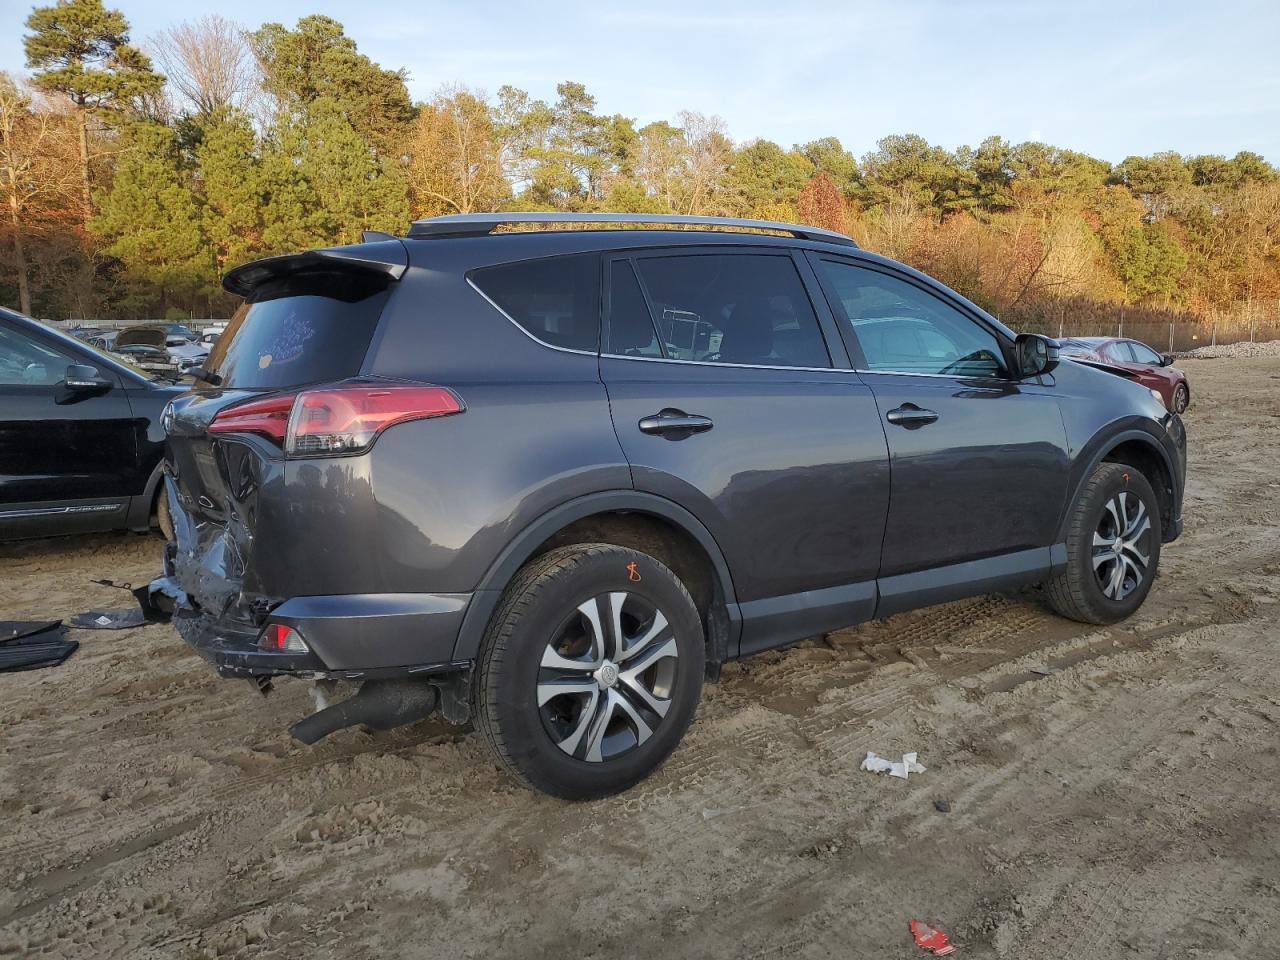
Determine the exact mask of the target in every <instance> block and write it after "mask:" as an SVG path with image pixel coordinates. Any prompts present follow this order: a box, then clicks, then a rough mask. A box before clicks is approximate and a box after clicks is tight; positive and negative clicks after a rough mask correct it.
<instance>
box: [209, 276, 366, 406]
mask: <svg viewBox="0 0 1280 960" xmlns="http://www.w3.org/2000/svg"><path fill="white" fill-rule="evenodd" d="M387 296H388V288H387V280H386V279H385V278H382V277H366V276H362V275H360V274H353V273H347V274H333V273H329V274H318V275H311V276H297V277H289V278H286V279H284V280H281V281H277V282H274V283H268V284H264V285H263V286H262V287H261V288H259V289H258V290H256V291H255V292H254V296H253V298H252V299H251V300H249V301H248V302H247V303H245V304H243V305H242V306H241V307H240V309H239V310H237V311H236V314H235V316H234V317H232V318H231V322H230V323H229V324H227V329H226V332H224V333H223V334H222V336H221V337H219V338H218V342H217V343H216V344H214V347H213V349H212V350H211V351H210V352H209V359H208V362H207V364H206V366H207V367H208V369H209V370H210V371H211V372H213V373H216V374H217V375H218V376H219V377H221V378H222V385H224V386H228V387H246V388H250V389H273V390H274V389H279V388H282V387H296V386H301V385H302V384H307V383H321V382H323V381H327V380H341V379H344V378H346V377H353V376H355V375H356V374H358V373H359V372H360V367H361V365H362V364H363V363H364V356H365V354H366V353H367V352H368V350H369V341H370V340H372V339H373V331H374V329H375V328H376V327H377V325H378V317H379V316H381V314H382V308H383V306H384V305H385V304H386V302H387Z"/></svg>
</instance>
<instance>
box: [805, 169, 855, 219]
mask: <svg viewBox="0 0 1280 960" xmlns="http://www.w3.org/2000/svg"><path fill="white" fill-rule="evenodd" d="M796 213H798V214H799V218H800V222H801V223H807V224H809V225H811V226H814V227H823V228H825V229H827V230H835V231H836V232H837V233H847V232H848V229H849V227H848V222H847V219H846V217H845V209H844V199H843V198H842V197H841V196H840V191H839V189H837V188H836V182H835V180H833V179H832V177H831V174H830V173H828V172H827V171H826V170H819V171H818V172H817V173H816V174H814V175H813V177H812V178H811V179H810V180H809V182H808V183H806V184H805V185H804V188H803V189H802V190H801V191H800V196H799V197H798V199H797V200H796Z"/></svg>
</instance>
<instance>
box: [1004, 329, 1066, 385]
mask: <svg viewBox="0 0 1280 960" xmlns="http://www.w3.org/2000/svg"><path fill="white" fill-rule="evenodd" d="M1014 350H1015V352H1016V353H1017V363H1018V371H1017V372H1018V376H1019V378H1026V377H1038V376H1040V375H1041V374H1042V373H1048V372H1049V371H1050V370H1052V369H1053V368H1054V367H1056V366H1057V365H1058V341H1057V340H1053V339H1050V338H1049V337H1042V336H1040V334H1038V333H1020V334H1018V339H1017V340H1015V341H1014Z"/></svg>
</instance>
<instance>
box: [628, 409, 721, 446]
mask: <svg viewBox="0 0 1280 960" xmlns="http://www.w3.org/2000/svg"><path fill="white" fill-rule="evenodd" d="M712 426H714V424H712V422H711V418H710V417H701V416H698V415H697V414H696V413H695V414H690V413H685V412H684V411H683V410H676V409H675V408H673V407H668V408H667V409H665V410H660V411H658V412H657V413H655V414H652V415H651V416H648V417H644V418H643V419H641V421H640V432H641V433H650V434H656V435H659V436H665V437H666V438H667V439H669V440H682V439H684V438H685V437H688V436H692V435H693V434H695V433H706V432H707V431H708V430H710V429H711V428H712Z"/></svg>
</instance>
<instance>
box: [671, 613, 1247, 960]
mask: <svg viewBox="0 0 1280 960" xmlns="http://www.w3.org/2000/svg"><path fill="white" fill-rule="evenodd" d="M1195 632H1197V631H1188V634H1193V633H1195ZM1128 653H1129V651H1127V650H1120V651H1115V654H1116V655H1117V656H1119V655H1125V654H1128ZM1103 659H1105V658H1103ZM1230 682H1231V678H1230V677H1229V676H1225V675H1224V676H1219V677H1214V678H1212V679H1205V680H1204V681H1202V682H1200V683H1198V684H1196V685H1195V686H1194V687H1193V689H1190V690H1188V691H1187V692H1186V693H1185V695H1184V696H1181V697H1179V698H1177V699H1176V700H1173V701H1168V700H1166V701H1159V702H1157V701H1144V700H1142V699H1141V698H1139V699H1137V700H1136V701H1134V702H1133V703H1132V704H1131V709H1129V710H1128V711H1127V712H1126V713H1125V715H1124V716H1123V717H1117V716H1116V715H1115V714H1114V713H1107V712H1103V711H1095V712H1093V713H1092V714H1090V716H1089V717H1088V718H1086V719H1085V720H1084V721H1083V722H1081V723H1079V724H1076V725H1075V726H1074V727H1073V728H1072V729H1071V731H1070V738H1071V739H1072V740H1073V741H1074V742H1076V743H1088V742H1092V741H1094V740H1095V739H1105V738H1106V736H1107V735H1108V734H1114V733H1115V732H1116V731H1117V730H1119V731H1120V732H1121V735H1120V738H1119V739H1118V740H1108V747H1109V754H1110V755H1111V756H1112V757H1114V758H1116V759H1117V760H1121V761H1131V760H1134V759H1137V758H1141V757H1143V756H1148V757H1151V758H1152V762H1153V763H1154V762H1158V761H1157V760H1156V759H1155V758H1158V757H1159V756H1160V755H1162V754H1167V753H1168V750H1169V747H1170V745H1173V744H1177V743H1178V742H1179V740H1180V739H1181V735H1180V734H1178V733H1177V732H1176V731H1174V730H1171V729H1170V722H1171V721H1172V720H1174V719H1175V718H1177V717H1178V716H1181V715H1185V713H1186V711H1187V708H1188V706H1190V705H1193V704H1195V703H1197V702H1201V701H1203V700H1206V699H1209V700H1211V699H1213V698H1214V696H1215V695H1216V694H1217V693H1218V692H1219V691H1220V690H1222V689H1223V688H1224V687H1225V686H1227V685H1228V684H1229V683H1230ZM1071 706H1072V704H1066V705H1065V706H1064V707H1063V708H1062V709H1063V710H1068V709H1070V707H1071ZM1040 762H1041V758H1040V756H1039V755H1036V754H1032V755H1029V756H1024V757H1022V758H1021V759H1019V760H1018V761H1017V762H1015V763H1012V764H1002V765H1000V766H999V767H997V768H996V769H993V770H991V771H990V773H988V774H986V775H983V776H980V777H979V778H978V779H976V780H975V781H974V782H972V783H971V784H969V785H967V786H966V787H965V789H964V790H963V791H961V792H959V793H955V794H953V807H954V808H955V809H956V810H968V809H973V810H982V811H984V813H983V814H982V820H983V821H984V822H992V821H995V822H998V821H1000V820H1001V819H1002V818H1004V817H1005V816H1006V815H1007V814H1008V813H1009V812H1011V811H1013V810H1014V809H1016V808H1021V807H1023V806H1025V803H1026V799H1027V798H1026V796H1025V793H1023V792H1022V791H1023V788H1024V785H1022V784H1020V783H1016V782H1015V781H1017V780H1018V779H1019V778H1020V777H1021V776H1022V775H1023V774H1024V773H1025V772H1026V770H1027V768H1028V767H1029V766H1032V765H1035V764H1038V763H1040ZM1113 774H1114V771H1113V770H1112V769H1110V768H1108V769H1094V770H1092V771H1089V772H1088V773H1087V774H1085V775H1084V776H1082V777H1080V778H1079V779H1078V780H1077V781H1076V782H1075V783H1074V784H1073V787H1072V794H1073V795H1075V796H1088V795H1089V794H1090V793H1091V792H1092V791H1093V790H1094V788H1096V787H1097V786H1098V785H1099V784H1100V783H1102V782H1103V781H1104V780H1105V779H1107V778H1108V777H1110V776H1112V775H1113ZM1213 778H1214V774H1213V773H1212V772H1211V771H1209V770H1206V769H1203V768H1201V769H1198V770H1197V772H1196V773H1195V774H1194V775H1193V776H1191V777H1189V778H1188V779H1187V780H1186V781H1185V783H1186V788H1187V790H1188V792H1192V793H1194V792H1195V791H1196V790H1197V789H1201V788H1203V787H1204V786H1206V785H1207V784H1209V783H1210V782H1211V781H1212V780H1213ZM919 808H920V798H919V797H918V796H916V795H912V794H908V795H905V796H902V797H900V798H899V799H897V800H890V801H889V802H887V803H885V804H881V805H878V806H877V807H876V808H875V809H874V811H873V812H872V814H871V816H870V817H869V818H868V820H869V822H868V825H867V827H866V828H863V831H862V832H864V833H866V832H868V830H869V829H874V828H883V827H884V825H885V824H887V823H890V822H893V821H896V820H899V819H900V818H902V817H903V816H910V815H912V814H919ZM959 827H960V823H958V822H957V821H956V820H955V819H954V818H952V819H943V818H937V817H930V816H928V815H927V814H926V815H925V816H924V817H923V818H920V819H918V820H917V823H916V828H915V829H914V830H910V831H909V832H910V835H911V836H913V837H918V838H919V839H920V840H921V841H928V840H930V839H936V838H935V837H934V835H935V834H940V833H945V832H951V833H954V832H955V831H956V830H957V829H958V828H959ZM1166 834H1167V830H1166V828H1165V826H1164V825H1163V824H1159V823H1157V824H1153V825H1151V826H1150V827H1149V828H1148V829H1147V830H1146V831H1145V832H1144V833H1143V834H1142V835H1141V837H1140V838H1139V848H1140V853H1139V859H1143V858H1145V857H1146V855H1147V852H1148V851H1150V852H1154V851H1156V850H1158V849H1159V846H1160V844H1161V843H1162V842H1163V841H1164V838H1165V836H1166ZM864 852H865V851H864ZM847 869H848V868H847V864H846V862H845V861H844V860H843V859H842V858H840V857H836V858H833V859H832V860H830V861H826V862H819V863H818V865H817V866H816V867H815V866H814V865H813V864H812V863H811V862H807V861H806V862H801V863H797V864H796V865H794V866H792V867H791V868H790V869H788V870H785V871H784V872H783V873H781V874H780V875H777V876H776V877H775V878H774V879H773V882H771V884H770V888H769V890H767V891H765V892H762V893H760V894H759V895H757V896H755V897H749V898H746V899H745V900H736V901H735V902H734V904H733V907H732V909H731V910H729V911H728V912H727V913H726V914H725V915H724V916H722V917H721V916H717V918H716V920H715V922H714V923H713V924H712V925H711V929H709V930H708V931H707V932H706V934H705V936H704V935H699V936H697V937H695V938H693V942H691V943H689V944H686V945H685V946H684V948H683V949H684V950H685V953H686V954H687V955H692V954H693V953H697V952H699V950H700V949H706V950H707V951H712V950H713V947H714V944H716V943H717V942H725V939H724V938H730V937H731V936H732V932H733V930H734V929H737V928H740V927H741V926H742V925H744V924H745V923H746V922H747V920H748V918H750V917H752V916H754V915H757V914H759V913H761V912H767V911H769V910H771V909H777V908H778V891H780V890H781V891H785V898H786V900H787V902H788V903H804V902H818V903H820V902H821V901H822V900H823V897H824V893H825V895H826V896H828V897H837V896H838V894H837V893H836V892H834V891H836V890H838V888H839V886H840V881H841V879H842V878H844V877H845V876H846V875H847ZM1125 869H1130V868H1125V867H1121V866H1117V867H1116V868H1114V869H1113V870H1112V871H1111V873H1110V878H1109V881H1108V884H1107V885H1106V886H1105V888H1104V889H1102V890H1099V891H1097V892H1096V894H1095V896H1094V897H1093V899H1092V901H1091V902H1092V904H1093V906H1092V907H1091V909H1090V911H1089V914H1090V915H1091V916H1095V917H1096V919H1097V920H1099V921H1101V920H1103V919H1105V917H1106V916H1109V915H1110V914H1103V913H1101V911H1102V910H1103V909H1104V908H1106V907H1108V906H1109V905H1111V903H1112V901H1113V900H1114V896H1113V895H1114V893H1115V892H1116V890H1117V889H1120V890H1123V889H1124V885H1125V884H1126V880H1127V877H1128V875H1127V874H1126V873H1125V872H1124V870H1125ZM1133 873H1134V874H1135V875H1136V873H1137V871H1136V870H1134V871H1133ZM1071 879H1074V875H1073V876H1072V878H1071ZM1067 886H1068V883H1064V884H1063V885H1062V886H1061V887H1060V889H1059V894H1058V896H1059V897H1060V898H1062V899H1063V900H1064V901H1065V899H1066V897H1067V896H1069V893H1068V892H1067V890H1066V888H1067ZM1052 912H1053V911H1052V910H1050V911H1046V913H1048V914H1050V916H1041V917H1037V918H1034V921H1033V922H1034V924H1035V925H1037V926H1039V927H1040V928H1041V929H1042V930H1046V929H1048V930H1051V931H1053V932H1052V933H1048V932H1046V933H1045V934H1044V936H1043V937H1042V938H1040V939H1041V940H1042V941H1043V945H1044V946H1046V947H1048V946H1050V945H1052V948H1053V949H1052V952H1048V951H1047V952H1045V953H1044V954H1040V953H1034V952H1033V953H1027V954H1024V955H1026V956H1033V957H1034V956H1041V955H1044V956H1049V955H1053V956H1074V955H1076V954H1075V953H1073V952H1072V951H1071V950H1069V949H1063V938H1064V937H1065V936H1071V937H1072V938H1078V937H1079V936H1080V935H1082V933H1083V931H1082V930H1081V928H1080V927H1079V926H1075V925H1073V924H1076V923H1077V922H1078V921H1076V920H1075V919H1073V918H1072V917H1071V916H1070V915H1069V913H1068V911H1067V910H1065V909H1064V910H1062V911H1061V913H1062V914H1063V916H1062V922H1061V924H1060V925H1057V926H1055V922H1054V920H1053V919H1052ZM801 922H803V923H804V926H805V927H806V928H809V927H816V928H818V929H817V930H815V931H814V932H813V934H812V935H804V936H796V935H795V931H794V929H789V930H788V931H787V933H788V936H787V938H786V939H785V940H784V941H781V942H779V943H776V944H769V945H767V946H764V947H762V948H760V949H759V950H757V951H756V952H754V953H753V954H751V955H752V956H771V955H781V954H785V953H787V952H788V951H789V950H790V949H791V948H792V947H794V946H795V945H797V944H807V943H815V942H817V939H818V938H819V934H820V932H821V924H820V923H818V922H817V920H816V919H815V918H813V917H810V918H808V919H807V921H801ZM1029 922H1031V921H1030V920H1029ZM1091 943H1092V941H1088V943H1086V944H1085V945H1086V946H1088V945H1089V944H1091ZM1036 945H1037V946H1039V945H1040V941H1039V940H1038V941H1037V944H1036ZM668 947H669V948H670V949H672V950H673V951H674V952H677V953H679V952H680V951H681V949H682V947H681V946H679V945H677V944H675V943H668ZM1081 955H1082V956H1088V955H1087V954H1081Z"/></svg>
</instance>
